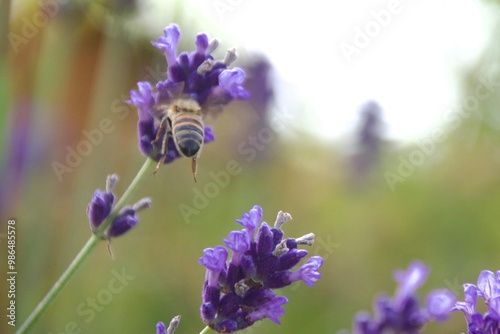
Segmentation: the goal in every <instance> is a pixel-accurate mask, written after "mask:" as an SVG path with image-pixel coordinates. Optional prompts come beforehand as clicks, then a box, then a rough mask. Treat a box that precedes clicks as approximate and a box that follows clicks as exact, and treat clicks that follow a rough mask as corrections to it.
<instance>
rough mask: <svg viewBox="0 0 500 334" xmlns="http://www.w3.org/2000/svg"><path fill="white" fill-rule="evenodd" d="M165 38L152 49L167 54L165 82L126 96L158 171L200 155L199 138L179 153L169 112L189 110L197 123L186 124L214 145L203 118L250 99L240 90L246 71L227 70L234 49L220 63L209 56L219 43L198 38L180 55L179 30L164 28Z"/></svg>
mask: <svg viewBox="0 0 500 334" xmlns="http://www.w3.org/2000/svg"><path fill="white" fill-rule="evenodd" d="M164 34H165V35H164V36H161V37H160V38H158V41H156V42H152V44H153V46H155V47H156V48H158V49H159V50H161V51H163V52H164V54H165V58H166V60H167V64H168V71H167V73H168V78H167V79H166V80H161V81H159V82H158V83H156V84H155V85H152V84H150V83H148V82H139V83H138V84H137V86H138V89H137V91H135V90H133V91H131V92H130V97H131V98H130V99H129V100H128V101H127V102H128V103H130V104H132V105H135V106H136V107H137V109H138V114H139V122H138V125H137V128H138V139H139V148H140V151H141V153H142V154H144V155H145V156H147V157H150V158H151V159H153V160H154V161H157V162H158V165H157V167H159V166H160V165H161V164H162V163H171V162H172V161H174V160H176V159H177V158H180V157H182V156H184V157H188V158H192V159H193V163H194V164H196V158H198V157H199V153H200V152H201V143H200V138H198V137H197V136H196V135H194V134H193V135H192V138H191V137H190V139H191V142H192V145H191V146H192V147H190V148H189V150H182V147H180V146H179V145H176V142H174V141H177V138H178V136H176V131H181V130H180V128H181V127H176V128H175V129H177V130H175V129H171V126H172V123H173V120H172V118H174V116H173V112H172V110H190V111H193V112H192V113H191V116H192V118H193V120H195V121H193V122H192V123H190V124H196V125H192V127H193V128H195V129H199V130H201V128H202V127H203V128H204V130H205V134H203V133H202V131H199V133H200V134H201V136H202V137H203V144H207V143H209V142H212V141H213V140H214V139H215V136H214V135H213V131H212V129H211V128H208V127H206V126H205V125H204V120H205V118H206V116H207V115H209V114H216V113H218V112H220V111H222V110H223V109H224V107H225V106H226V105H227V104H228V103H229V102H231V101H232V100H234V99H246V98H248V92H247V91H246V90H245V88H244V87H243V82H244V80H245V72H243V70H241V69H234V70H229V69H228V66H229V65H230V64H231V62H232V61H234V59H236V53H235V51H234V50H230V51H228V53H227V55H226V57H225V58H224V59H222V60H216V59H214V57H213V56H212V55H211V53H212V52H213V51H214V50H215V49H216V47H217V45H218V42H217V41H216V40H211V41H209V39H208V36H207V35H206V34H203V33H200V34H198V35H197V36H196V41H195V44H196V50H195V51H192V52H181V53H180V54H177V46H178V44H179V40H180V30H179V27H178V26H177V25H175V24H170V25H169V26H167V27H166V28H165V29H164ZM153 87H155V88H156V90H155V91H154V90H153ZM191 130H192V128H191ZM177 133H178V132H177ZM191 133H194V131H193V132H191ZM165 142H166V143H167V145H165ZM193 143H194V144H193ZM177 144H178V143H177ZM193 177H194V173H193Z"/></svg>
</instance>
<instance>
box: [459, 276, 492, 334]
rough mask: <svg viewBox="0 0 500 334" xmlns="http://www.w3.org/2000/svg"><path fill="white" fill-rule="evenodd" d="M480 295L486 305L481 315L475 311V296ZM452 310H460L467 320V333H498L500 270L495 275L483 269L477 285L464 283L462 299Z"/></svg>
mask: <svg viewBox="0 0 500 334" xmlns="http://www.w3.org/2000/svg"><path fill="white" fill-rule="evenodd" d="M478 297H481V298H483V299H484V302H485V304H486V307H487V312H486V313H485V314H484V315H482V314H480V313H478V312H476V303H477V298H478ZM453 311H462V312H463V314H464V315H465V320H466V321H467V333H469V334H499V333H500V270H499V271H497V272H496V275H495V274H494V273H493V272H491V271H489V270H483V271H481V273H480V274H479V278H478V279H477V285H474V284H464V301H461V302H457V303H456V304H455V307H454V308H453Z"/></svg>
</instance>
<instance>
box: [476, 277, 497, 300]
mask: <svg viewBox="0 0 500 334" xmlns="http://www.w3.org/2000/svg"><path fill="white" fill-rule="evenodd" d="M477 288H478V290H479V296H480V297H483V298H484V300H485V301H486V302H488V301H489V300H490V299H492V298H496V297H498V296H500V279H498V277H496V276H495V274H493V272H491V271H489V270H483V271H481V273H480V274H479V278H478V279H477Z"/></svg>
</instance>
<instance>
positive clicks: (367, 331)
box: [352, 262, 455, 334]
mask: <svg viewBox="0 0 500 334" xmlns="http://www.w3.org/2000/svg"><path fill="white" fill-rule="evenodd" d="M428 274H429V269H428V268H427V267H426V266H425V265H424V264H423V263H421V262H413V263H411V264H410V266H409V267H408V269H407V270H406V271H402V270H398V271H396V272H395V274H394V278H395V280H396V281H397V282H398V288H397V290H396V293H395V296H394V298H392V299H391V298H389V297H387V296H380V297H378V298H377V299H376V300H375V303H374V308H375V311H374V313H375V315H376V316H375V317H372V316H370V315H369V314H368V313H366V312H361V313H358V314H357V315H356V318H355V321H354V330H353V332H352V333H353V334H383V333H408V334H412V333H415V334H416V333H419V331H420V329H421V328H422V327H423V326H424V325H425V323H427V322H429V321H431V320H436V321H444V320H446V318H447V317H448V315H449V313H450V312H451V309H452V306H453V303H454V302H455V297H454V295H453V294H452V293H451V292H450V291H448V290H435V291H432V292H431V293H429V295H428V296H427V302H426V306H425V307H422V306H420V305H419V302H418V298H417V296H416V295H415V293H416V290H417V289H418V288H419V287H420V286H421V285H422V284H423V283H424V282H425V280H426V279H427V276H428Z"/></svg>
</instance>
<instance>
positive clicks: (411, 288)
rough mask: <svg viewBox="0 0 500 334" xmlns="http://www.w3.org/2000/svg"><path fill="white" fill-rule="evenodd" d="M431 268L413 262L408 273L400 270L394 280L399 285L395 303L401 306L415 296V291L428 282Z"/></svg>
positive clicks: (395, 274)
mask: <svg viewBox="0 0 500 334" xmlns="http://www.w3.org/2000/svg"><path fill="white" fill-rule="evenodd" d="M428 275H429V268H427V266H425V265H424V264H423V263H422V262H418V261H416V262H413V263H411V264H410V265H409V266H408V269H407V270H406V271H402V270H398V271H396V272H395V273H394V279H395V280H396V282H398V283H399V286H398V289H397V291H396V296H395V302H396V304H399V303H401V302H403V301H404V300H405V299H407V298H408V297H409V296H411V295H413V294H414V293H415V291H416V290H417V289H418V288H419V287H420V286H421V285H422V284H423V283H424V282H425V281H426V280H427V276H428Z"/></svg>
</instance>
